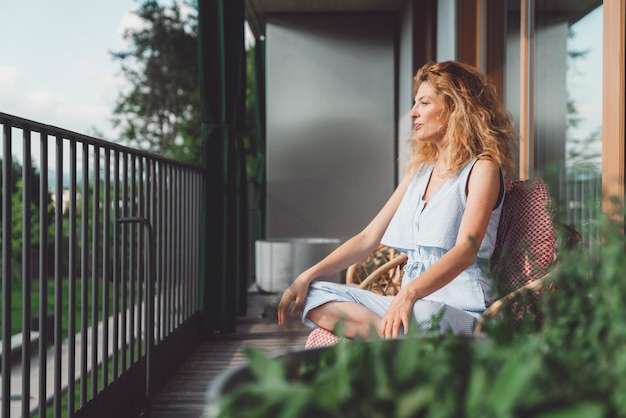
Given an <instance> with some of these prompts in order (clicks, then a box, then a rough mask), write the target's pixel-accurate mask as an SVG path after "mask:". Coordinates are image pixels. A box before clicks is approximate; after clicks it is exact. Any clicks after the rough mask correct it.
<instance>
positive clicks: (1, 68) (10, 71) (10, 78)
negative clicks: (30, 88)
mask: <svg viewBox="0 0 626 418" xmlns="http://www.w3.org/2000/svg"><path fill="white" fill-rule="evenodd" d="M17 73H18V71H17V67H15V66H9V65H0V86H10V85H12V84H13V83H15V82H16V81H17Z"/></svg>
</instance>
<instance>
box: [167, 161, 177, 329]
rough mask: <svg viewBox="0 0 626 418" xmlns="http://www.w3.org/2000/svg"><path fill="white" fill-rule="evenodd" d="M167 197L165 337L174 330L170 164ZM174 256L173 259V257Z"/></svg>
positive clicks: (171, 182)
mask: <svg viewBox="0 0 626 418" xmlns="http://www.w3.org/2000/svg"><path fill="white" fill-rule="evenodd" d="M166 184H167V197H166V200H165V202H166V203H165V204H166V207H167V209H166V211H165V213H166V215H167V227H166V230H167V241H166V245H167V251H166V254H169V255H170V256H169V257H167V308H166V309H167V312H168V315H167V318H168V322H167V335H170V334H171V333H172V330H173V329H174V326H173V323H174V309H175V307H174V300H175V299H174V294H175V292H176V289H175V288H174V280H173V277H172V276H173V270H172V269H173V265H174V258H175V256H174V254H175V250H174V245H173V244H174V242H173V241H174V231H173V223H174V217H173V216H172V212H173V207H174V187H173V181H172V166H171V165H170V164H168V165H167V183H166ZM173 256H174V257H173Z"/></svg>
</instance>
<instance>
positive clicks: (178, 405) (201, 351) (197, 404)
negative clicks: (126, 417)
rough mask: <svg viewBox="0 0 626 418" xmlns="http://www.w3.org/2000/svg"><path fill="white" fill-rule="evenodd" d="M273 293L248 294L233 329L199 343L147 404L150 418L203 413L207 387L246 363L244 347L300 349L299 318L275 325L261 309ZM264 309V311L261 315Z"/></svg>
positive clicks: (278, 351) (302, 336)
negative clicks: (229, 332)
mask: <svg viewBox="0 0 626 418" xmlns="http://www.w3.org/2000/svg"><path fill="white" fill-rule="evenodd" d="M274 299H275V296H274V295H268V294H260V293H256V292H251V293H249V294H248V309H247V312H248V314H247V315H246V316H245V317H241V318H238V321H237V331H236V332H235V333H232V334H221V335H216V336H214V337H213V338H212V339H211V340H210V341H206V342H203V343H201V344H200V346H199V347H198V348H197V349H196V351H195V352H194V353H193V354H192V355H191V356H190V357H189V358H188V359H187V360H186V361H185V362H184V363H183V365H182V366H181V367H180V368H179V369H178V371H177V372H176V373H175V374H174V375H173V376H172V377H171V378H170V380H169V381H168V382H167V383H166V385H165V386H164V387H163V388H162V389H161V390H160V391H159V392H158V393H157V394H156V395H155V396H154V399H153V400H152V402H151V404H150V416H151V417H153V418H170V417H176V418H186V417H189V418H192V417H193V418H199V417H202V416H203V414H204V413H205V408H206V406H207V405H206V396H207V393H208V391H209V388H210V387H211V385H212V384H213V382H214V381H215V379H216V378H217V377H219V376H220V375H221V374H222V373H224V372H225V371H226V370H228V369H229V368H232V367H236V366H238V365H241V364H244V363H245V362H246V355H245V350H246V347H253V348H257V349H260V350H262V351H264V352H266V353H268V354H271V355H278V354H281V353H284V352H288V351H296V350H302V349H303V348H304V343H305V341H306V337H307V336H308V333H309V332H310V328H308V327H306V326H304V325H302V323H301V322H300V320H299V318H292V319H291V320H290V321H289V322H288V323H287V324H286V325H285V326H284V327H279V326H278V324H277V323H276V319H275V316H274V315H273V314H272V313H271V312H269V314H268V312H265V311H266V310H267V309H266V307H267V306H268V305H270V304H272V303H275V300H274ZM264 312H265V314H264Z"/></svg>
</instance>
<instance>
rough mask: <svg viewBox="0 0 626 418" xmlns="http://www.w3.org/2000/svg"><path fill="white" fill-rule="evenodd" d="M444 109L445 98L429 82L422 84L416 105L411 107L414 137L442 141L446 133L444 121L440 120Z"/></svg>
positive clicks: (416, 98) (419, 139) (428, 140)
mask: <svg viewBox="0 0 626 418" xmlns="http://www.w3.org/2000/svg"><path fill="white" fill-rule="evenodd" d="M443 111H444V104H443V98H442V97H441V96H440V95H439V94H437V92H436V91H435V89H433V88H432V86H431V85H430V84H429V83H428V82H426V81H425V82H423V83H422V84H420V86H419V88H418V89H417V94H416V95H415V105H413V109H411V118H413V133H412V139H413V140H418V141H424V142H433V143H436V144H438V143H440V142H441V140H442V139H443V135H444V133H445V129H444V126H443V123H444V121H442V120H440V115H441V114H442V113H443Z"/></svg>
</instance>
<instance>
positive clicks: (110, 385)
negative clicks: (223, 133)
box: [0, 113, 203, 418]
mask: <svg viewBox="0 0 626 418" xmlns="http://www.w3.org/2000/svg"><path fill="white" fill-rule="evenodd" d="M0 125H1V126H2V132H3V142H2V149H1V153H0V161H1V163H2V169H1V170H0V172H1V174H2V191H1V192H2V204H1V208H2V211H1V214H0V215H1V220H2V222H1V224H0V225H1V227H2V235H1V236H2V242H1V243H0V246H1V253H2V257H1V262H2V277H1V281H2V296H1V301H2V332H1V338H2V344H1V347H2V354H1V355H2V361H1V366H2V369H1V373H2V377H1V394H0V395H1V399H0V406H1V407H0V416H1V418H8V417H18V416H44V415H46V416H48V415H51V416H54V417H55V418H56V417H62V416H113V414H114V413H123V415H129V414H130V413H131V411H132V410H133V409H135V410H139V409H141V408H143V407H144V406H145V405H146V404H147V403H146V401H147V400H148V398H149V396H150V394H151V390H152V389H153V388H154V387H155V385H156V384H158V383H159V382H160V381H162V379H163V378H164V376H165V375H166V374H167V373H168V371H171V370H172V369H173V368H174V367H175V366H176V364H177V362H179V361H180V357H181V355H182V354H181V353H184V352H185V351H189V350H191V349H193V347H194V343H197V340H198V336H197V335H196V334H197V329H198V328H197V326H198V324H197V321H198V317H199V314H198V309H199V307H198V294H199V274H200V272H199V265H200V262H199V245H198V242H199V240H200V235H199V230H200V206H201V204H200V198H201V190H202V182H203V171H202V170H201V169H200V168H199V167H196V166H190V165H185V164H181V163H178V162H175V161H172V160H168V159H165V158H162V157H161V156H158V155H154V154H149V153H146V152H142V151H138V150H134V149H131V148H128V147H124V146H121V145H117V144H112V143H108V142H105V141H101V140H98V139H96V138H93V137H89V136H86V135H81V134H78V133H75V132H70V131H67V130H64V129H60V128H57V127H53V126H48V125H44V124H41V123H37V122H33V121H29V120H25V119H22V118H18V117H15V116H11V115H8V114H4V113H0ZM155 363H158V364H159V367H158V368H151V367H150V365H151V364H155Z"/></svg>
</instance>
